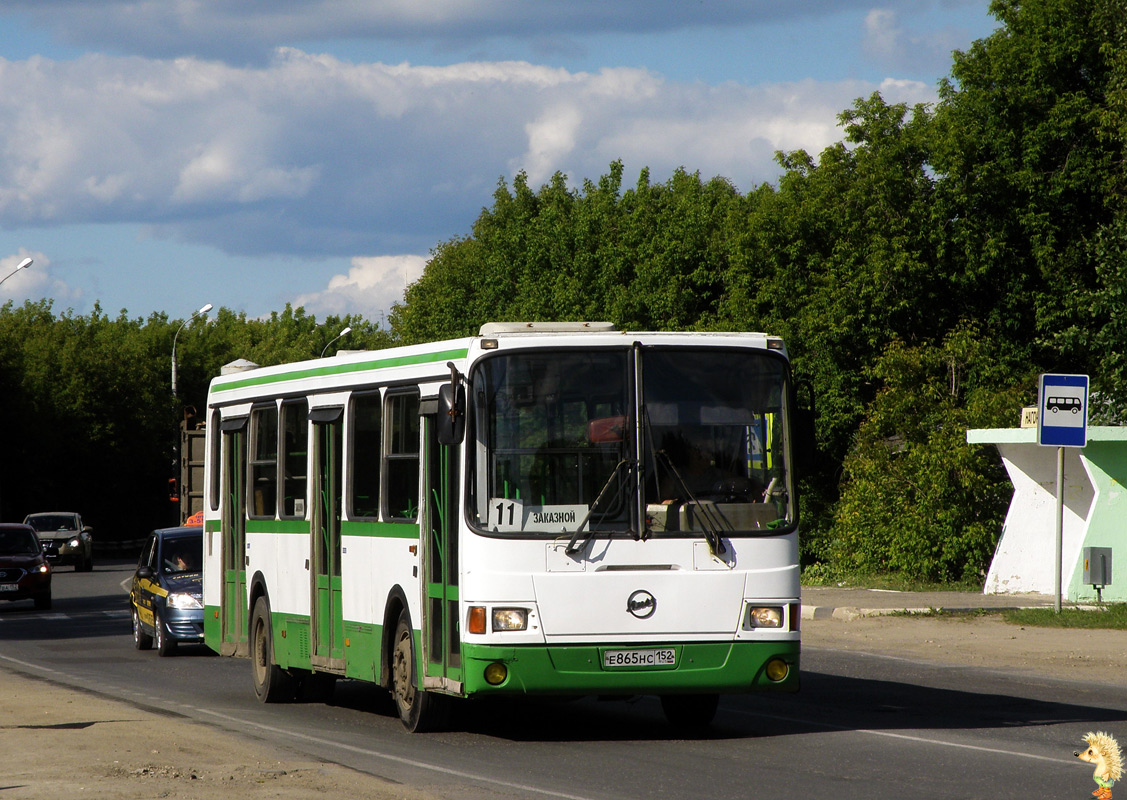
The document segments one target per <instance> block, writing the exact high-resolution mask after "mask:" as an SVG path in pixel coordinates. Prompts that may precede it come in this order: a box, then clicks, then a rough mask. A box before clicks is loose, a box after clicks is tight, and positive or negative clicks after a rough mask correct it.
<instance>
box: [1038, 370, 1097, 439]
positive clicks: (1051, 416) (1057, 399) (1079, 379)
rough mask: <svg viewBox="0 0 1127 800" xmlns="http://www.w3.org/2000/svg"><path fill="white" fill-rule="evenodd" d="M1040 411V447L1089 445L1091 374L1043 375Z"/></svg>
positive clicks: (1039, 401)
mask: <svg viewBox="0 0 1127 800" xmlns="http://www.w3.org/2000/svg"><path fill="white" fill-rule="evenodd" d="M1037 409H1038V413H1037V444H1043V445H1047V446H1051V447H1084V446H1085V445H1086V444H1088V376H1087V375H1049V374H1045V375H1042V376H1041V382H1040V392H1039V394H1038V403H1037Z"/></svg>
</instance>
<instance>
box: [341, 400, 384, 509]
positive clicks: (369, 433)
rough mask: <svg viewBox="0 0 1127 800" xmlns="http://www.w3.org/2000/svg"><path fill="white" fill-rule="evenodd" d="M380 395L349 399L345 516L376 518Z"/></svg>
mask: <svg viewBox="0 0 1127 800" xmlns="http://www.w3.org/2000/svg"><path fill="white" fill-rule="evenodd" d="M381 427H382V426H381V419H380V395H379V392H373V393H372V394H360V395H355V396H354V397H353V398H352V424H351V425H350V426H349V431H350V434H351V436H350V439H351V441H350V442H349V459H350V463H349V468H348V474H349V476H350V481H351V483H350V486H349V491H350V494H349V503H350V505H349V517H351V518H353V519H357V518H368V519H376V518H378V517H379V515H380V460H381V450H380V428H381Z"/></svg>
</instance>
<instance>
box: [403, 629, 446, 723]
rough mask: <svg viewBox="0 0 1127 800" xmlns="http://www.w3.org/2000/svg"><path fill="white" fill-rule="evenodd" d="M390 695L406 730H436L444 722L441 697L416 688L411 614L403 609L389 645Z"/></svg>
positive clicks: (416, 670) (417, 686)
mask: <svg viewBox="0 0 1127 800" xmlns="http://www.w3.org/2000/svg"><path fill="white" fill-rule="evenodd" d="M391 695H392V697H393V698H394V699H395V708H396V710H397V711H398V712H399V719H400V721H401V722H402V723H403V727H405V728H406V729H407V730H408V731H409V732H410V733H425V732H426V731H433V730H438V729H439V728H441V727H442V724H443V723H444V722H445V721H446V704H445V702H444V701H445V700H446V698H445V697H442V696H440V695H436V694H434V693H433V692H427V691H424V690H423V689H421V688H420V687H419V681H418V661H417V660H416V659H415V640H414V635H413V634H412V630H411V617H410V615H409V614H408V613H407V610H406V609H404V610H403V611H402V613H400V615H399V623H398V624H397V625H396V626H395V638H394V639H393V640H392V645H391Z"/></svg>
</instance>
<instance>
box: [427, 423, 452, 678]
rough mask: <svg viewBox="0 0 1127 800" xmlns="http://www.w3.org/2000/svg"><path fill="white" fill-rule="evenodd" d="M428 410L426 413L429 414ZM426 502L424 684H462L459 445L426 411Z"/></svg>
mask: <svg viewBox="0 0 1127 800" xmlns="http://www.w3.org/2000/svg"><path fill="white" fill-rule="evenodd" d="M424 409H425V411H429V410H430V409H428V408H426V406H425V405H424ZM425 411H424V414H425ZM422 423H423V437H424V442H425V445H426V450H425V452H426V459H425V468H424V474H423V493H424V496H425V497H426V502H425V504H424V506H423V508H424V509H425V519H423V521H422V522H423V524H422V530H423V532H424V536H425V543H424V552H423V556H424V560H423V570H424V586H425V600H426V612H425V613H424V614H423V632H422V633H423V651H424V658H423V664H424V669H423V673H424V674H423V688H425V689H439V690H442V691H447V692H453V693H460V692H461V690H462V648H461V639H460V637H461V628H460V625H459V621H458V571H459V567H458V498H459V492H458V483H459V481H458V474H459V472H458V448H457V447H447V446H445V445H440V444H439V443H438V439H437V437H436V434H435V417H434V416H433V412H432V415H431V416H426V415H424V416H423V418H422Z"/></svg>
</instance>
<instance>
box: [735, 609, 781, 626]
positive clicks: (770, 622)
mask: <svg viewBox="0 0 1127 800" xmlns="http://www.w3.org/2000/svg"><path fill="white" fill-rule="evenodd" d="M781 627H783V607H782V606H748V607H747V616H746V617H745V618H744V628H781Z"/></svg>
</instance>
